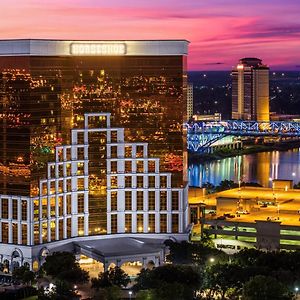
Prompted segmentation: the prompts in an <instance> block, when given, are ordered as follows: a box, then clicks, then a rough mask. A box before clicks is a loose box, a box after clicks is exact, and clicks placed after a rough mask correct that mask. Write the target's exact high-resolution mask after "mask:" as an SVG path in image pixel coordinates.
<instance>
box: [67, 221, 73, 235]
mask: <svg viewBox="0 0 300 300" xmlns="http://www.w3.org/2000/svg"><path fill="white" fill-rule="evenodd" d="M71 226H72V225H71V218H68V219H67V238H70V237H71V230H72V228H71Z"/></svg>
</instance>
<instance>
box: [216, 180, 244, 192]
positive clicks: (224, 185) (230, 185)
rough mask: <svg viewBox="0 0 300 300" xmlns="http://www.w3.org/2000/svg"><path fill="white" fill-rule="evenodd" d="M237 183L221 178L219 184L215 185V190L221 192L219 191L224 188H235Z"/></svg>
mask: <svg viewBox="0 0 300 300" xmlns="http://www.w3.org/2000/svg"><path fill="white" fill-rule="evenodd" d="M238 186H239V185H238V184H237V183H235V182H234V181H232V180H227V179H225V180H223V181H221V182H220V184H219V185H218V186H217V187H216V192H221V191H225V190H230V189H233V188H237V187H238Z"/></svg>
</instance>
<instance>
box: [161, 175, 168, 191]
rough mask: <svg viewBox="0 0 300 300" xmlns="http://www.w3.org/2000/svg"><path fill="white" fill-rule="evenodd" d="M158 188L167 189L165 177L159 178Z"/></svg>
mask: <svg viewBox="0 0 300 300" xmlns="http://www.w3.org/2000/svg"><path fill="white" fill-rule="evenodd" d="M160 187H161V188H166V187H167V176H160Z"/></svg>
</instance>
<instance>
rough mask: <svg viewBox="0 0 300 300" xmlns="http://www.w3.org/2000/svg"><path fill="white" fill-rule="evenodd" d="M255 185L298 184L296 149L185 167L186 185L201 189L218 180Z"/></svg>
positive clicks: (299, 162)
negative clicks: (282, 181)
mask: <svg viewBox="0 0 300 300" xmlns="http://www.w3.org/2000/svg"><path fill="white" fill-rule="evenodd" d="M225 179H228V180H233V181H235V182H238V181H239V180H242V181H244V182H257V183H260V184H261V185H263V186H265V187H270V186H271V179H290V180H293V181H294V183H298V182H299V181H300V148H296V149H291V150H288V151H271V152H260V153H255V154H246V155H241V156H235V157H227V158H224V159H220V160H214V161H209V162H206V163H195V162H193V163H191V164H190V165H189V185H190V186H196V187H201V186H202V184H204V183H206V182H210V183H212V184H213V185H218V184H219V183H220V182H221V181H222V180H225Z"/></svg>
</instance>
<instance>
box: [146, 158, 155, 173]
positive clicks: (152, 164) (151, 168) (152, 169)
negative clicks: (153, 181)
mask: <svg viewBox="0 0 300 300" xmlns="http://www.w3.org/2000/svg"><path fill="white" fill-rule="evenodd" d="M154 172H155V161H154V160H150V161H148V173H154Z"/></svg>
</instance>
